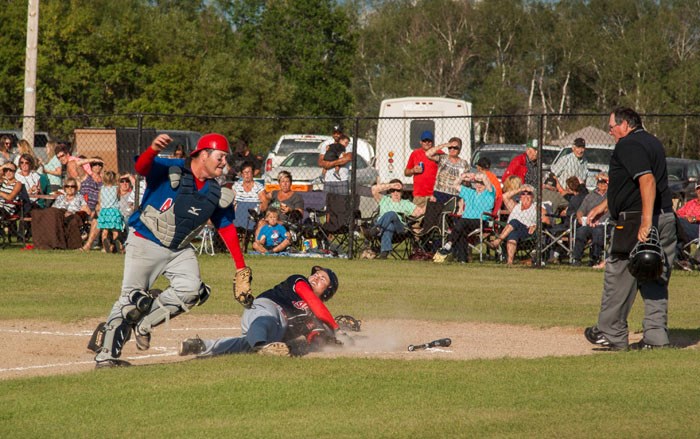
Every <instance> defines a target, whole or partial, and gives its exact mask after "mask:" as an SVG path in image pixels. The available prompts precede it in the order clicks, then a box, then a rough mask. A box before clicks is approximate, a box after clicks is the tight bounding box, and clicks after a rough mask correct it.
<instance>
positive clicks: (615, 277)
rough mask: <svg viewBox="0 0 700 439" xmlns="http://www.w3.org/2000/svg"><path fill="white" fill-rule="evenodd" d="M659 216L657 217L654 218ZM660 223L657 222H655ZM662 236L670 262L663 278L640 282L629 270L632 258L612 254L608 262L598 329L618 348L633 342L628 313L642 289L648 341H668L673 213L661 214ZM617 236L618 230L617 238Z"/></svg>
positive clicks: (666, 264) (667, 259) (660, 342)
mask: <svg viewBox="0 0 700 439" xmlns="http://www.w3.org/2000/svg"><path fill="white" fill-rule="evenodd" d="M654 219H656V218H654ZM654 223H656V221H654ZM658 229H659V239H660V240H661V247H662V248H663V250H664V253H665V256H666V261H665V264H664V271H663V274H662V275H661V278H660V279H659V280H657V281H654V282H644V283H638V282H637V280H636V279H635V278H634V277H633V276H632V275H631V274H630V272H629V270H628V269H627V264H628V262H629V261H628V260H627V259H619V258H617V257H616V256H615V255H610V256H609V257H608V259H607V260H606V261H605V279H604V282H603V297H602V299H601V303H600V314H599V315H598V325H597V326H598V330H599V331H600V332H602V333H603V334H604V335H605V337H606V338H607V339H608V340H609V341H610V342H611V343H612V344H613V345H614V346H615V347H617V348H622V349H624V348H626V347H627V346H628V343H629V339H628V334H629V330H628V328H627V316H629V313H630V311H631V310H632V305H633V304H634V299H635V297H636V296H637V289H639V291H640V293H641V295H642V299H644V320H643V321H642V328H643V329H644V342H645V343H648V344H651V345H665V344H668V342H669V341H668V282H669V280H670V279H671V267H672V266H673V258H674V256H675V252H676V220H675V216H674V214H673V213H663V214H661V215H659V216H658ZM612 239H613V240H614V239H615V232H614V231H613V237H612Z"/></svg>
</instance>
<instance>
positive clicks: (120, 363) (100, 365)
mask: <svg viewBox="0 0 700 439" xmlns="http://www.w3.org/2000/svg"><path fill="white" fill-rule="evenodd" d="M129 366H131V363H129V362H128V361H124V360H117V359H112V360H104V361H98V362H97V363H95V369H110V368H112V367H129Z"/></svg>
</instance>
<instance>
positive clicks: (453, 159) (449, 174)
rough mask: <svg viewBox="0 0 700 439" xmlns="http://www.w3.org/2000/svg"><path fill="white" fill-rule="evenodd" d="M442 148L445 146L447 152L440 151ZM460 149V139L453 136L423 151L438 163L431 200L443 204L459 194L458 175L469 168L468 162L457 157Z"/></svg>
mask: <svg viewBox="0 0 700 439" xmlns="http://www.w3.org/2000/svg"><path fill="white" fill-rule="evenodd" d="M443 148H447V151H448V152H447V154H443V153H442V152H440V151H442V150H443ZM461 150H462V139H460V138H459V137H453V138H451V139H450V140H449V142H447V143H443V144H442V145H435V146H433V147H431V148H430V149H428V150H427V151H425V155H426V157H428V158H429V159H430V160H432V161H434V162H436V163H437V165H438V170H437V177H436V179H435V187H434V188H433V196H432V198H431V201H437V202H438V203H441V204H445V203H447V201H448V200H449V199H450V198H454V197H457V196H459V187H460V181H461V179H460V176H461V175H462V174H463V173H465V172H467V170H468V168H469V163H467V161H466V160H464V159H463V158H460V157H459V152H460V151H461Z"/></svg>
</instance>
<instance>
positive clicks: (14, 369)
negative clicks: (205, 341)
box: [0, 348, 177, 373]
mask: <svg viewBox="0 0 700 439" xmlns="http://www.w3.org/2000/svg"><path fill="white" fill-rule="evenodd" d="M156 349H157V350H164V349H167V348H156ZM175 355H177V352H176V351H172V350H170V351H168V352H163V353H161V354H149V355H132V356H129V357H126V359H127V360H131V361H135V360H146V359H148V358H161V357H173V356H175ZM83 364H95V361H94V360H90V361H73V362H70V363H49V364H37V365H34V366H18V367H8V368H3V369H0V373H3V372H22V371H26V370H34V369H51V368H60V367H70V366H78V365H83Z"/></svg>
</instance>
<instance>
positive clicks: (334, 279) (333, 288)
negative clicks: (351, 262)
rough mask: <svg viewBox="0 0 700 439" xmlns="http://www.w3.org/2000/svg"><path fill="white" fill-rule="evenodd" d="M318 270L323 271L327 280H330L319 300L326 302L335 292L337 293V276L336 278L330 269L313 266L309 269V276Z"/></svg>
mask: <svg viewBox="0 0 700 439" xmlns="http://www.w3.org/2000/svg"><path fill="white" fill-rule="evenodd" d="M319 270H322V271H325V272H326V274H327V275H328V278H329V279H330V280H331V283H330V285H328V288H326V291H324V292H323V294H321V300H322V301H324V302H326V301H328V300H330V299H331V297H333V295H334V294H335V292H336V291H338V276H336V274H335V273H334V272H333V270H331V269H330V268H324V267H321V266H320V265H314V266H313V267H312V268H311V274H314V273H316V272H317V271H319Z"/></svg>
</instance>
